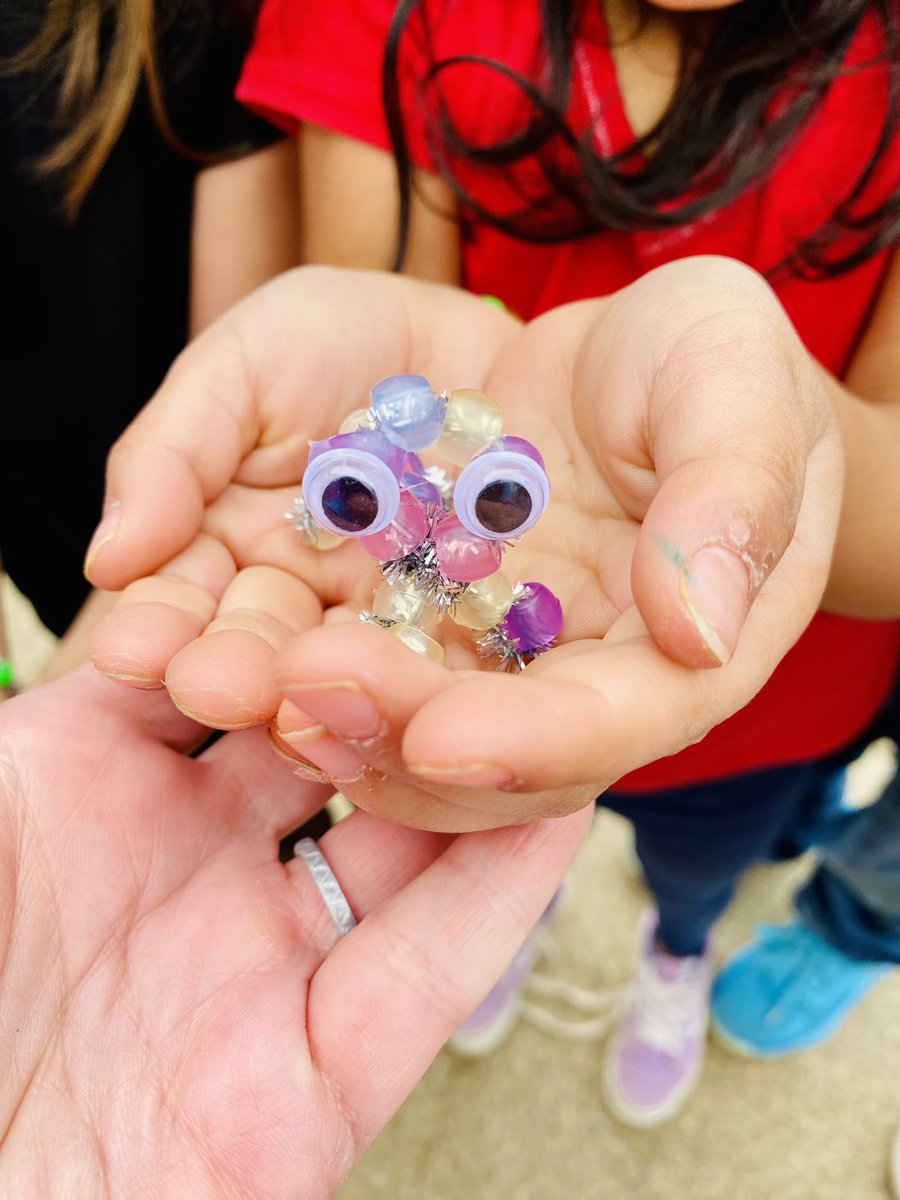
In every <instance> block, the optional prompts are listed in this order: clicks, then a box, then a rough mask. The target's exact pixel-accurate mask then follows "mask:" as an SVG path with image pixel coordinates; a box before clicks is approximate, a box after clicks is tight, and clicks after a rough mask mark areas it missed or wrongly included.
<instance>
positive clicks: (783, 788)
mask: <svg viewBox="0 0 900 1200" xmlns="http://www.w3.org/2000/svg"><path fill="white" fill-rule="evenodd" d="M839 771H840V767H837V766H835V765H833V764H831V763H829V764H821V763H803V764H799V765H796V766H789V767H781V768H777V769H774V770H770V771H758V772H754V773H753V774H749V775H741V776H736V777H733V778H730V779H726V780H716V781H714V782H712V783H707V784H698V785H695V786H693V787H689V788H680V789H677V790H673V791H668V792H659V793H654V792H644V793H640V794H632V795H626V794H624V793H622V794H616V793H609V794H607V795H606V796H604V797H603V800H602V803H603V804H604V805H605V806H606V807H608V808H611V809H613V810H614V811H616V812H619V813H622V814H623V815H624V816H626V817H628V818H629V820H631V821H632V822H633V824H634V827H635V849H636V851H637V855H638V858H639V859H640V862H641V866H642V868H643V871H644V876H645V878H646V881H647V886H648V887H649V889H650V892H651V894H652V895H653V898H654V901H655V902H656V906H657V909H658V911H659V928H658V936H659V940H660V942H661V943H662V944H663V946H665V948H666V949H667V950H668V951H669V952H670V953H671V954H674V955H679V956H691V955H698V954H702V952H703V949H704V947H705V945H706V940H707V936H708V934H709V930H710V928H711V927H712V925H713V923H714V922H715V921H716V920H717V918H718V917H719V916H721V914H722V912H723V911H724V910H725V908H726V906H727V904H728V902H729V900H730V899H731V896H732V893H733V891H734V886H735V883H736V881H737V880H738V878H739V877H740V876H741V874H742V873H743V872H744V871H745V870H746V869H747V867H749V866H751V865H752V864H753V863H755V862H760V861H763V860H766V859H768V858H769V857H771V852H772V848H773V846H775V845H776V844H778V842H779V841H780V840H781V839H782V837H783V834H784V831H785V830H786V829H790V828H791V827H792V826H793V825H794V824H795V823H796V819H797V816H798V814H801V813H804V814H805V813H807V812H808V811H809V810H810V808H811V806H812V805H813V804H814V799H815V797H816V796H817V795H818V796H824V795H825V794H826V793H827V792H828V790H829V785H830V783H831V781H832V779H833V777H834V776H836V775H837V774H838V773H839Z"/></svg>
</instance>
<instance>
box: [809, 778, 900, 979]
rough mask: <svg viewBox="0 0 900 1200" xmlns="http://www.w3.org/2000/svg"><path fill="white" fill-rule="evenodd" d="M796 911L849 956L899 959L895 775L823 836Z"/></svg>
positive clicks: (899, 791)
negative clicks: (863, 805) (874, 798)
mask: <svg viewBox="0 0 900 1200" xmlns="http://www.w3.org/2000/svg"><path fill="white" fill-rule="evenodd" d="M797 911H798V913H799V914H800V917H801V919H802V920H803V922H804V924H805V925H807V926H808V927H809V928H810V929H812V930H814V931H815V932H816V933H817V934H818V935H819V936H820V937H822V938H824V939H825V940H826V941H827V942H829V943H830V944H831V945H832V946H834V947H835V948H836V949H838V950H840V951H841V952H842V953H843V954H846V955H847V957H848V958H853V959H858V960H864V961H869V962H890V963H900V776H896V775H895V776H894V778H893V780H892V781H891V783H890V784H888V786H887V788H886V789H885V791H884V794H883V795H882V797H881V799H880V800H879V801H878V802H877V803H876V804H873V805H871V807H869V808H864V809H862V810H861V811H860V812H857V813H854V814H853V815H852V816H850V817H849V818H847V819H845V820H844V821H842V822H841V824H840V826H839V827H838V828H837V829H836V830H835V832H834V834H833V835H832V836H831V837H830V838H827V840H825V844H824V845H823V846H822V849H821V863H820V865H819V868H818V870H816V872H815V873H814V874H813V876H812V878H811V879H810V881H809V883H807V885H806V887H804V888H803V890H802V891H801V892H800V893H799V895H798V896H797Z"/></svg>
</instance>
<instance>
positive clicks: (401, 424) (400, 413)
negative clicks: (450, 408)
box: [372, 375, 444, 450]
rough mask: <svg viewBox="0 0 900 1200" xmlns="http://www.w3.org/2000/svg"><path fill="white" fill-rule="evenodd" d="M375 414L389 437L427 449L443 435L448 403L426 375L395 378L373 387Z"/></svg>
mask: <svg viewBox="0 0 900 1200" xmlns="http://www.w3.org/2000/svg"><path fill="white" fill-rule="evenodd" d="M372 413H373V415H374V417H375V420H376V422H377V424H378V427H379V428H380V429H382V430H384V432H385V433H386V434H387V435H388V437H390V438H392V439H394V440H395V441H397V442H399V443H400V444H401V445H403V446H405V447H406V449H407V450H424V449H425V448H426V447H427V446H433V445H434V443H435V442H436V441H437V440H438V437H439V436H440V432H441V421H442V419H443V416H444V402H443V400H442V399H441V398H440V397H439V396H436V395H435V393H434V388H433V387H432V386H431V384H430V383H429V382H428V380H427V379H425V378H424V377H423V376H422V375H392V376H391V377H390V378H389V379H382V381H381V383H376V385H375V386H374V387H373V388H372Z"/></svg>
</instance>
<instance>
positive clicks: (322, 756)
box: [303, 737, 366, 783]
mask: <svg viewBox="0 0 900 1200" xmlns="http://www.w3.org/2000/svg"><path fill="white" fill-rule="evenodd" d="M303 758H304V759H308V760H309V762H310V763H312V765H313V766H315V767H319V768H320V769H321V770H323V771H324V772H325V774H326V775H327V776H328V777H329V778H330V779H332V780H333V781H334V782H335V783H353V782H354V781H355V780H357V779H359V778H361V776H362V774H363V772H364V771H365V769H366V764H365V763H364V762H363V760H362V759H361V758H360V756H359V755H358V754H357V753H356V751H355V750H354V749H353V748H352V747H350V746H345V745H344V743H343V742H339V741H338V740H337V738H333V737H324V738H319V739H318V740H317V741H312V742H305V743H304V745H303Z"/></svg>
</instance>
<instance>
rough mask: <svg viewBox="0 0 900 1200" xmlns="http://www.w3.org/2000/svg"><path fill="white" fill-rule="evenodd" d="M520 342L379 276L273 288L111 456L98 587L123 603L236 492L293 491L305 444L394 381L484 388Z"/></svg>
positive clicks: (182, 363)
mask: <svg viewBox="0 0 900 1200" xmlns="http://www.w3.org/2000/svg"><path fill="white" fill-rule="evenodd" d="M517 328H518V325H517V323H516V322H515V321H514V320H513V319H512V318H510V317H508V316H506V315H504V314H502V313H499V312H497V311H496V310H494V309H491V308H488V306H486V305H484V304H481V303H480V302H478V301H477V300H476V299H474V298H473V297H470V296H466V295H465V294H464V293H459V292H456V291H454V290H453V289H446V288H440V287H437V286H435V285H431V284H424V283H421V282H418V281H413V280H408V279H401V278H399V277H391V276H386V275H383V274H380V273H376V272H371V273H366V272H349V271H336V270H328V269H324V268H303V269H300V270H297V271H293V272H289V273H288V274H287V275H284V276H282V277H281V278H280V279H278V280H275V281H273V282H272V283H270V284H269V285H267V286H266V287H264V288H262V289H260V290H259V291H258V292H256V293H255V294H254V295H253V296H251V297H249V298H248V299H247V300H245V301H243V302H242V303H241V304H239V305H237V306H236V307H235V308H234V309H232V310H231V311H230V312H229V313H228V314H226V315H225V316H224V317H223V318H221V319H220V320H219V321H218V322H216V323H215V324H213V325H212V326H210V328H209V329H207V330H206V331H205V332H204V333H203V334H202V335H201V336H200V337H199V338H197V339H195V340H194V341H193V342H192V343H191V345H190V346H188V348H187V349H186V350H185V351H184V352H183V353H182V355H181V356H180V357H179V359H178V360H177V362H176V363H175V365H174V366H173V368H172V370H171V371H170V372H169V375H168V376H167V378H166V380H165V381H164V383H163V385H162V387H161V389H160V390H159V392H158V393H157V395H156V396H155V397H154V399H153V401H151V403H150V405H149V406H148V407H147V408H146V409H145V410H144V412H143V413H142V414H141V416H140V417H139V418H138V419H137V421H136V422H135V423H134V424H133V425H132V426H131V427H130V428H129V429H128V430H127V431H126V433H125V434H124V435H123V437H122V438H121V439H120V440H119V442H118V443H117V444H116V446H115V447H114V448H113V451H112V454H111V456H110V460H109V464H108V470H107V500H106V507H107V512H106V515H105V517H104V519H103V521H102V522H101V524H100V526H99V528H98V530H97V531H96V533H95V535H94V538H93V540H92V543H91V546H90V548H89V551H88V556H87V562H86V570H87V572H88V574H89V576H90V578H91V579H92V581H94V582H96V583H97V584H98V585H99V586H101V587H105V588H107V589H110V590H118V589H120V588H121V587H123V586H124V585H126V584H127V583H129V582H130V581H131V580H133V579H135V578H138V577H140V576H141V575H146V574H149V573H150V572H151V571H153V570H155V569H156V568H157V567H158V566H159V565H160V564H161V563H163V562H165V561H166V560H167V559H169V558H171V557H173V556H174V555H175V554H176V553H178V552H179V551H180V550H182V549H184V548H185V547H186V546H187V545H188V544H189V542H190V541H191V539H192V538H193V537H194V536H195V535H196V533H197V531H198V529H199V528H200V524H201V521H202V517H203V510H204V506H205V505H206V504H208V503H209V502H210V501H212V500H213V499H214V498H215V497H216V496H218V495H220V494H221V492H222V491H223V490H224V488H225V487H226V485H227V484H228V483H229V482H230V481H231V480H232V479H234V478H240V479H241V481H242V482H244V483H246V484H250V485H253V486H259V485H260V484H262V485H264V486H266V487H272V486H280V485H287V484H289V483H291V482H292V481H293V480H295V479H296V478H298V475H299V472H300V470H301V468H302V466H303V464H304V462H305V457H306V444H307V442H308V440H309V439H310V438H311V437H316V436H326V435H327V434H328V433H331V432H333V430H334V428H336V427H337V425H339V424H340V419H341V417H342V416H344V415H346V414H347V413H349V412H350V411H351V410H352V409H354V408H358V407H359V403H360V397H361V396H365V395H366V394H367V392H368V390H369V388H370V387H371V386H372V384H373V382H376V381H377V380H378V379H380V378H382V377H383V376H385V375H389V374H392V373H398V372H401V371H407V370H418V371H423V372H424V373H425V374H429V375H430V376H431V377H433V378H434V379H435V382H436V383H437V384H438V385H439V386H441V387H457V386H461V385H463V384H465V385H466V386H469V387H471V386H479V384H480V381H481V380H482V379H483V378H484V376H485V375H486V373H487V370H488V368H489V365H490V362H491V361H492V359H493V357H494V355H495V353H496V350H497V346H498V344H500V343H502V342H504V341H505V340H508V339H509V338H511V337H512V336H514V334H515V332H516V330H517ZM436 329H439V330H440V331H441V334H442V336H441V338H439V339H438V338H435V337H434V336H433V334H434V331H435V330H436ZM323 389H324V393H323ZM324 401H327V402H324ZM161 496H165V506H164V508H163V506H161V504H160V497H161Z"/></svg>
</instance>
